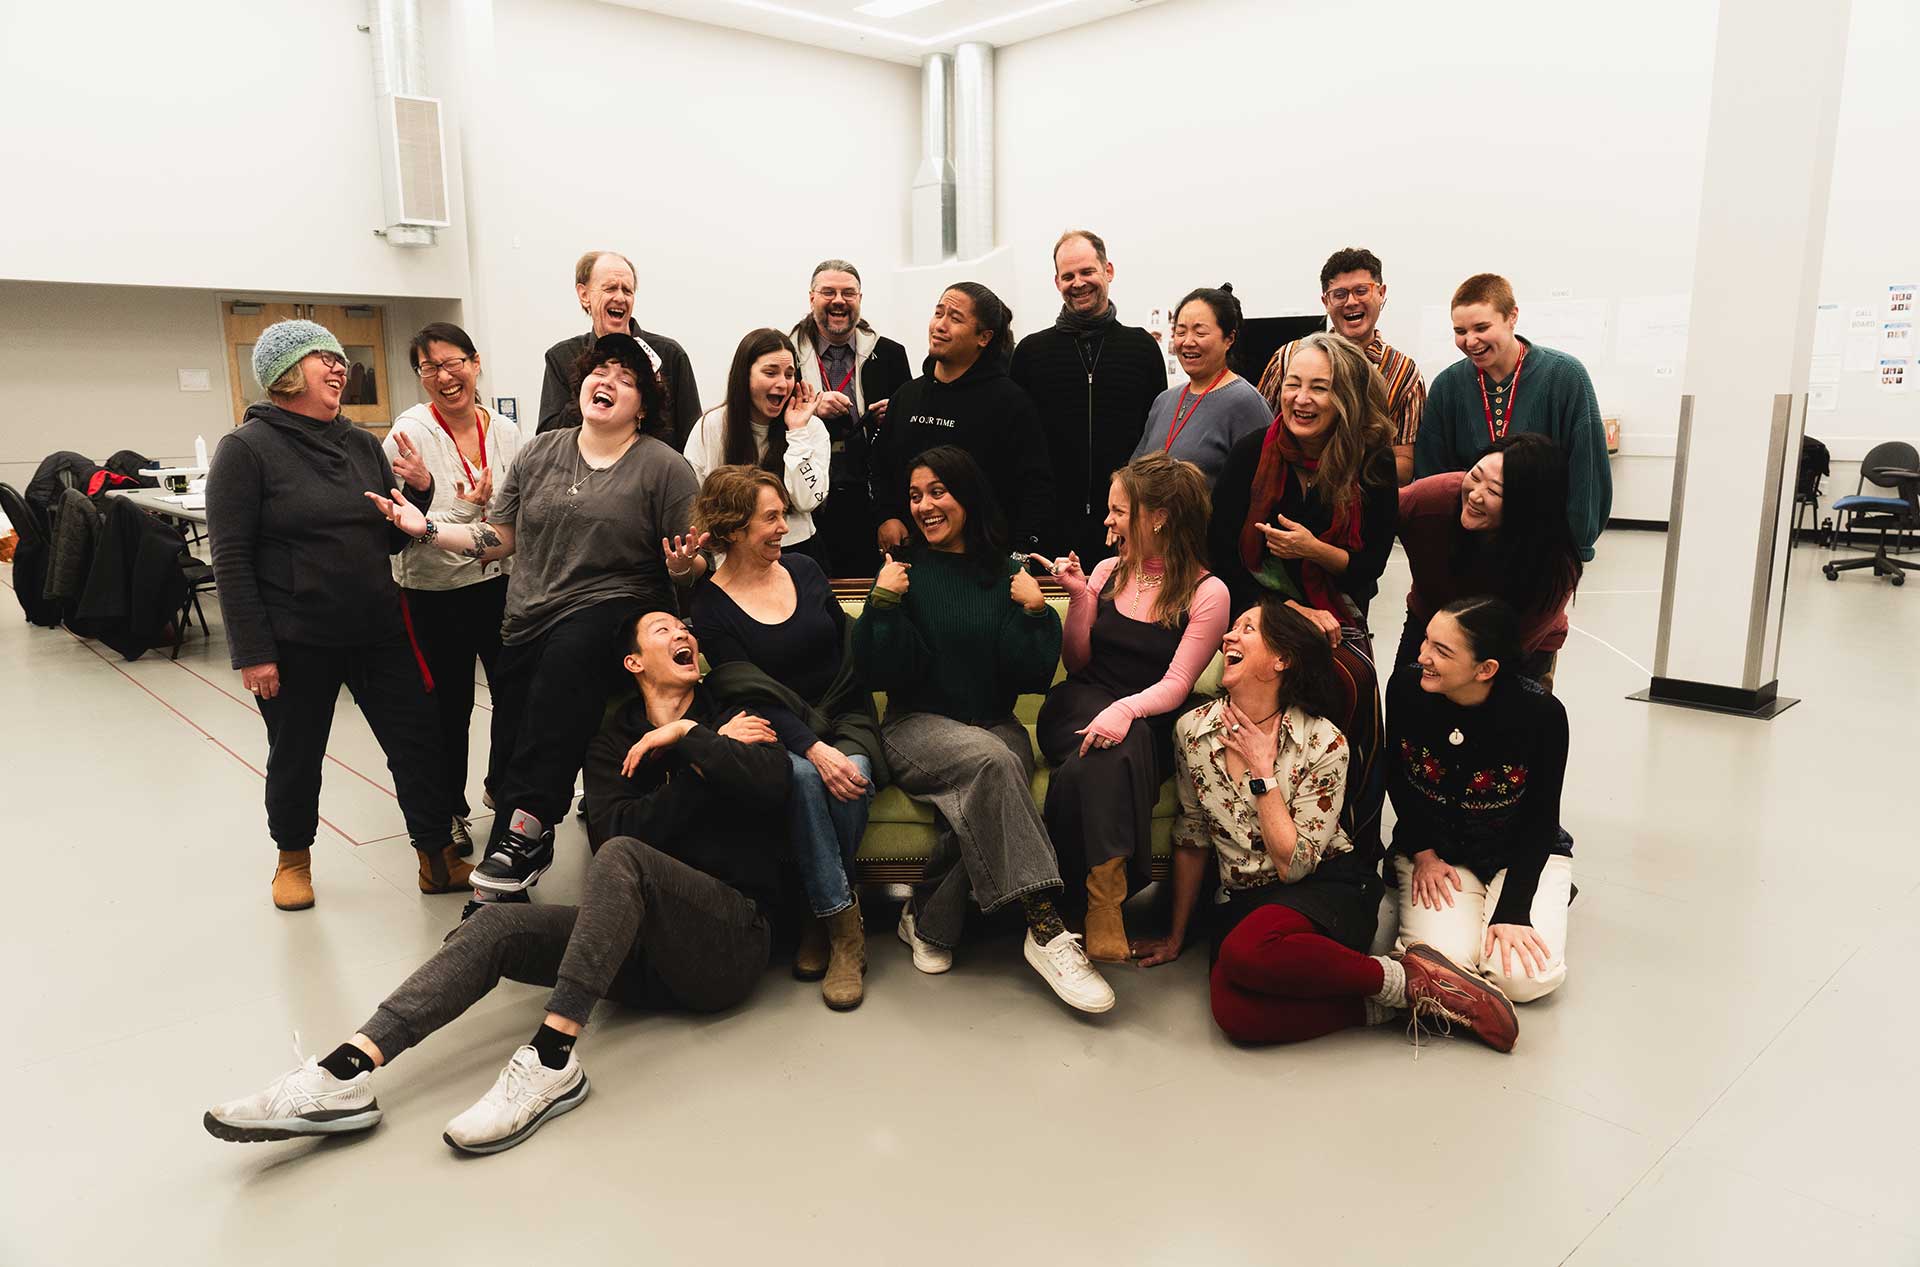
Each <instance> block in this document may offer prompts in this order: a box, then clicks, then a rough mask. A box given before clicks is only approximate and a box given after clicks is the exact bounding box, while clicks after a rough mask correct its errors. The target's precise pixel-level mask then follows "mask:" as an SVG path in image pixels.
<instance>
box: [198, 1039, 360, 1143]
mask: <svg viewBox="0 0 1920 1267" xmlns="http://www.w3.org/2000/svg"><path fill="white" fill-rule="evenodd" d="M200 1121H201V1125H203V1126H205V1127H206V1128H207V1134H209V1135H211V1136H213V1137H214V1138H215V1139H224V1140H226V1141H227V1142H228V1143H230V1144H261V1143H265V1142H267V1141H268V1140H276V1139H298V1138H299V1137H300V1136H303V1135H345V1134H349V1133H351V1132H353V1131H364V1130H369V1129H371V1128H372V1127H373V1126H375V1125H376V1124H377V1123H378V1122H379V1121H380V1102H379V1101H378V1100H376V1099H374V1098H373V1071H372V1070H367V1071H366V1072H364V1073H359V1074H356V1075H354V1076H353V1077H351V1078H349V1079H347V1080H346V1081H345V1082H342V1081H341V1080H340V1079H338V1078H336V1077H334V1076H333V1075H332V1074H330V1073H328V1072H327V1071H326V1070H325V1069H322V1068H321V1067H320V1061H319V1058H318V1057H315V1056H308V1057H307V1059H306V1062H305V1063H304V1064H302V1065H300V1067H299V1068H297V1069H292V1070H289V1071H288V1072H286V1073H283V1074H281V1075H280V1076H279V1077H278V1078H275V1079H274V1080H273V1081H272V1082H271V1083H269V1084H268V1086H267V1089H266V1090H264V1091H258V1092H255V1093H254V1094H253V1095H250V1096H247V1097H246V1098H245V1099H240V1100H229V1101H227V1102H226V1103H225V1104H216V1105H215V1106H214V1107H212V1108H210V1109H208V1110H207V1113H206V1116H205V1117H203V1118H201V1119H200Z"/></svg>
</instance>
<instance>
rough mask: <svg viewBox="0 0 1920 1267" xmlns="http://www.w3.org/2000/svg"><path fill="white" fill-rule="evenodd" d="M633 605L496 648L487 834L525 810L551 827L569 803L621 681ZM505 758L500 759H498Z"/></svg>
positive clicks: (616, 602) (587, 614) (638, 605)
mask: <svg viewBox="0 0 1920 1267" xmlns="http://www.w3.org/2000/svg"><path fill="white" fill-rule="evenodd" d="M644 606H645V604H644V603H643V602H641V600H639V599H633V598H619V599H613V600H610V601H608V602H604V603H598V604H595V605H594V606H592V607H589V608H587V609H586V610H585V611H578V612H575V613H573V614H572V615H571V616H568V617H566V618H565V619H563V620H561V621H560V622H559V623H558V624H556V625H554V626H553V627H552V628H551V629H549V630H547V631H546V632H545V633H543V634H541V635H540V636H539V637H537V638H534V639H533V640H532V641H529V642H523V643H519V644H517V645H510V646H504V647H501V648H500V660H499V663H498V665H497V666H496V669H495V671H494V673H493V675H492V676H491V677H489V678H488V681H490V682H491V683H492V684H493V751H494V754H495V757H494V761H493V769H494V770H495V771H496V782H495V783H494V788H493V807H494V819H493V835H492V839H494V840H496V841H497V840H499V839H500V837H501V835H502V834H504V833H505V831H506V830H507V827H508V825H509V824H511V823H512V821H513V814H514V811H515V810H525V811H526V812H527V813H529V814H531V815H533V816H534V817H535V818H537V819H539V820H540V824H541V826H542V827H545V828H552V827H553V825H554V824H556V823H558V822H559V821H560V820H561V819H562V818H565V817H566V814H567V809H568V807H570V806H571V805H572V804H573V780H574V777H575V776H576V775H578V774H579V773H580V763H581V761H583V760H584V759H585V758H586V755H587V745H588V744H590V743H592V742H593V737H594V736H595V735H596V734H598V733H600V722H601V720H602V718H603V717H604V716H605V715H606V711H607V701H608V699H609V698H611V697H612V695H613V693H614V692H615V691H617V690H620V689H621V687H622V685H623V683H625V682H626V681H627V671H626V670H625V669H624V668H623V667H621V664H620V660H621V657H622V655H623V654H624V652H625V651H626V649H627V647H628V645H629V644H628V636H629V633H630V631H631V630H632V628H633V622H634V621H635V620H636V619H637V618H638V617H639V616H640V613H641V609H642V608H643V607H644ZM503 754H504V755H503Z"/></svg>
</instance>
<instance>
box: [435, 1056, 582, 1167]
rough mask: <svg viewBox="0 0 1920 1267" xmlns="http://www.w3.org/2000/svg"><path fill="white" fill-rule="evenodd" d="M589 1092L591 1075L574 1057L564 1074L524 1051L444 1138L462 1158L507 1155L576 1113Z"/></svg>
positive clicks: (456, 1120)
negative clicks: (557, 1119) (555, 1120)
mask: <svg viewBox="0 0 1920 1267" xmlns="http://www.w3.org/2000/svg"><path fill="white" fill-rule="evenodd" d="M588 1090H589V1086H588V1083H587V1071H586V1070H584V1069H582V1068H581V1067H580V1060H579V1058H578V1057H576V1056H575V1055H574V1054H573V1053H572V1052H568V1053H567V1064H566V1067H565V1068H564V1069H549V1068H547V1067H546V1066H545V1065H543V1064H541V1063H540V1053H539V1052H537V1051H535V1050H534V1049H533V1048H532V1047H531V1046H528V1047H522V1048H521V1049H520V1050H519V1051H516V1052H514V1053H513V1057H512V1058H511V1059H510V1060H508V1061H507V1067H506V1068H505V1069H502V1070H501V1071H500V1076H499V1077H498V1078H496V1079H494V1083H493V1089H492V1090H491V1091H489V1092H487V1093H486V1094H485V1095H483V1096H481V1097H480V1100H479V1103H477V1104H475V1105H474V1106H473V1107H472V1108H470V1109H468V1110H467V1111H466V1112H465V1113H462V1114H461V1115H460V1116H459V1117H456V1118H454V1119H453V1121H451V1122H448V1123H447V1131H446V1134H445V1135H443V1136H441V1138H442V1139H444V1140H446V1141H447V1143H448V1144H449V1145H451V1146H452V1147H454V1148H457V1149H459V1150H460V1151H461V1152H463V1153H499V1152H505V1151H506V1150H507V1149H509V1148H512V1147H513V1146H514V1145H515V1144H518V1143H520V1142H521V1141H522V1140H524V1139H526V1138H527V1136H529V1135H531V1134H533V1133H534V1132H535V1131H537V1130H539V1129H540V1128H541V1126H543V1125H544V1124H545V1123H546V1121H547V1119H549V1118H554V1117H558V1116H560V1114H562V1113H565V1112H566V1111H567V1110H568V1109H572V1108H578V1107H579V1105H580V1102H581V1101H582V1100H584V1099H586V1098H587V1091H588Z"/></svg>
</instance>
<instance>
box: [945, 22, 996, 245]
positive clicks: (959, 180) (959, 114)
mask: <svg viewBox="0 0 1920 1267" xmlns="http://www.w3.org/2000/svg"><path fill="white" fill-rule="evenodd" d="M953 183H954V245H955V249H956V250H957V251H958V252H959V254H960V257H961V258H962V259H977V258H978V257H980V256H982V255H985V254H987V253H988V252H990V251H992V250H993V245H994V238H993V45H991V44H979V43H974V44H962V45H960V47H959V48H957V49H955V50H954V54H953Z"/></svg>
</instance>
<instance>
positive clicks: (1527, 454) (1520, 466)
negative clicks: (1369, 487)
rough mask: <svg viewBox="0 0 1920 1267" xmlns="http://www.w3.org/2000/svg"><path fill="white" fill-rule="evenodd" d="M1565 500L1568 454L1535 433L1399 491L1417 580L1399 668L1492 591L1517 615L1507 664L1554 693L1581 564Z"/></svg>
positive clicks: (1403, 539)
mask: <svg viewBox="0 0 1920 1267" xmlns="http://www.w3.org/2000/svg"><path fill="white" fill-rule="evenodd" d="M1566 505H1567V455H1566V454H1565V453H1562V452H1561V451H1560V446H1559V445H1557V444H1555V443H1554V442H1553V441H1552V440H1549V439H1548V438H1547V437H1545V436H1543V435H1536V434H1534V433H1533V432H1530V431H1529V432H1520V433H1518V434H1516V435H1509V436H1506V437H1505V438H1503V439H1501V440H1498V441H1496V442H1495V443H1494V445H1493V447H1492V448H1490V449H1488V450H1487V451H1486V453H1484V454H1482V455H1481V457H1480V460H1479V461H1477V462H1475V463H1474V464H1473V467H1472V469H1470V470H1468V471H1465V472H1460V471H1448V472H1445V473H1443V474H1440V475H1429V476H1427V477H1426V478H1425V479H1420V480H1415V481H1414V482H1413V483H1411V484H1409V485H1407V486H1406V487H1405V488H1403V489H1401V490H1400V543H1401V544H1402V545H1403V546H1404V547H1406V551H1407V571H1408V572H1409V573H1410V574H1411V576H1412V579H1413V584H1412V586H1411V587H1410V588H1409V589H1408V590H1407V623H1406V627H1405V629H1404V630H1402V632H1401V635H1400V649H1399V651H1398V652H1397V653H1396V654H1395V655H1394V657H1393V668H1394V669H1396V670H1397V669H1401V668H1404V667H1405V666H1407V665H1408V664H1411V663H1412V662H1413V659H1414V657H1415V656H1416V655H1418V654H1419V651H1420V643H1421V641H1422V640H1423V639H1425V637H1426V633H1427V623H1428V622H1429V621H1431V620H1432V619H1433V616H1434V613H1436V612H1438V611H1439V610H1440V609H1441V608H1442V607H1445V606H1446V605H1447V604H1448V603H1451V602H1453V601H1454V600H1455V599H1459V598H1466V597H1470V596H1472V595H1475V594H1494V595H1497V596H1499V597H1500V598H1503V599H1505V600H1506V601H1507V603H1508V604H1509V605H1511V606H1512V607H1513V609H1514V611H1516V612H1517V613H1518V614H1519V616H1520V653H1521V658H1520V660H1519V661H1518V662H1517V663H1513V664H1509V665H1508V666H1507V667H1508V668H1509V669H1512V670H1515V671H1517V672H1520V673H1522V674H1525V675H1526V676H1527V677H1530V678H1533V679H1534V680H1536V681H1538V682H1540V683H1541V684H1542V685H1544V686H1545V687H1546V688H1547V689H1548V690H1552V689H1553V668H1554V662H1555V661H1556V659H1557V658H1558V656H1559V651H1560V648H1561V646H1563V645H1564V644H1565V643H1566V640H1567V604H1568V603H1569V602H1571V601H1572V600H1573V595H1574V591H1575V590H1576V589H1578V588H1579V585H1580V573H1581V570H1582V565H1581V562H1580V551H1579V549H1578V548H1577V547H1576V546H1575V545H1574V543H1573V534H1572V531H1571V530H1570V529H1569V528H1568V526H1567V516H1566Z"/></svg>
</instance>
